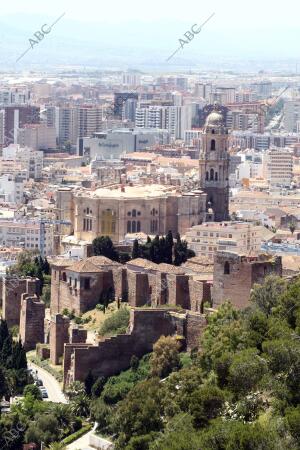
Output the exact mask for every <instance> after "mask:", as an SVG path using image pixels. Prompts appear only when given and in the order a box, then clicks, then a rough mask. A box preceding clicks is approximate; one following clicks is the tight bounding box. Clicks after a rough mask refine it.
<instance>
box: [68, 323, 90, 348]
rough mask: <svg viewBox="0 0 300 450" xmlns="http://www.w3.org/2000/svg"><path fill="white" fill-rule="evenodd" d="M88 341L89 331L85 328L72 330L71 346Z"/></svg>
mask: <svg viewBox="0 0 300 450" xmlns="http://www.w3.org/2000/svg"><path fill="white" fill-rule="evenodd" d="M86 339H87V330H84V329H83V328H78V327H77V326H76V327H73V328H71V330H70V343H71V344H80V343H83V344H84V343H85V342H86Z"/></svg>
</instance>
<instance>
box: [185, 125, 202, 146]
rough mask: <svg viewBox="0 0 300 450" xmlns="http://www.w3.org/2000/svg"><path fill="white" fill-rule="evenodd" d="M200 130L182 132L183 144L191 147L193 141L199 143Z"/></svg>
mask: <svg viewBox="0 0 300 450" xmlns="http://www.w3.org/2000/svg"><path fill="white" fill-rule="evenodd" d="M202 134H203V131H202V130H197V129H195V130H185V132H184V143H185V144H187V145H192V144H193V141H195V140H197V141H200V140H201V138H202Z"/></svg>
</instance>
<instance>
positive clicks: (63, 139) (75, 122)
mask: <svg viewBox="0 0 300 450" xmlns="http://www.w3.org/2000/svg"><path fill="white" fill-rule="evenodd" d="M46 117H47V126H48V127H50V128H53V127H55V129H56V137H57V139H58V143H59V144H60V145H64V144H66V143H71V144H72V145H76V143H77V139H78V138H79V137H90V136H92V135H93V133H95V132H97V131H100V130H101V128H102V108H101V107H99V106H90V105H87V106H73V105H71V106H69V105H66V106H47V108H46Z"/></svg>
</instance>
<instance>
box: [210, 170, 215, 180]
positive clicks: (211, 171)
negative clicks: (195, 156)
mask: <svg viewBox="0 0 300 450" xmlns="http://www.w3.org/2000/svg"><path fill="white" fill-rule="evenodd" d="M210 180H211V181H213V180H214V169H210Z"/></svg>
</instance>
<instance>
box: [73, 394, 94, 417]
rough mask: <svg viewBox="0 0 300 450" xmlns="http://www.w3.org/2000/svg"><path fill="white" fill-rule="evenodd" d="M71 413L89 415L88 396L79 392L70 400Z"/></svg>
mask: <svg viewBox="0 0 300 450" xmlns="http://www.w3.org/2000/svg"><path fill="white" fill-rule="evenodd" d="M70 406H71V410H72V413H73V414H75V415H76V416H79V417H88V416H89V415H90V401H89V398H88V397H87V396H86V395H84V394H80V395H78V396H77V397H76V398H74V399H73V400H72V402H71V405H70Z"/></svg>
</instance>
